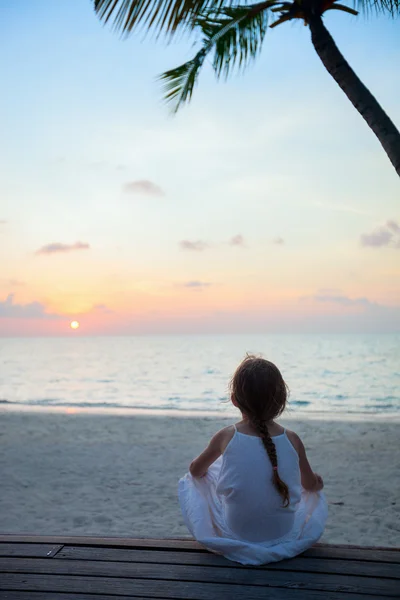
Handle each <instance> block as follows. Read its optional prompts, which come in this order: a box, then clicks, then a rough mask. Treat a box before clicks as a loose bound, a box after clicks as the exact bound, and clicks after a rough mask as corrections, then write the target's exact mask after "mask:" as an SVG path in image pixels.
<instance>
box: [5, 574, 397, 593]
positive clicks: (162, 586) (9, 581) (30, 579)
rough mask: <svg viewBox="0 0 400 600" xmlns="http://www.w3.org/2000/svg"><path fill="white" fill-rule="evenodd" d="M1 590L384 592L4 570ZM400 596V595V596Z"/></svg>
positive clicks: (84, 591)
mask: <svg viewBox="0 0 400 600" xmlns="http://www.w3.org/2000/svg"><path fill="white" fill-rule="evenodd" d="M0 590H2V591H5V590H7V591H9V590H10V591H11V590H21V591H29V592H35V591H37V592H42V591H44V592H49V591H51V592H69V593H70V594H72V593H76V594H83V595H84V596H83V597H84V598H87V595H89V594H100V595H101V594H103V595H107V594H110V595H114V597H118V596H129V595H130V596H134V597H135V596H142V597H145V598H165V599H174V600H221V599H222V598H223V599H225V598H229V600H244V599H245V600H266V599H267V600H304V598H305V597H306V598H307V600H382V597H381V596H377V595H374V594H370V595H368V596H366V595H365V594H353V593H347V592H345V591H343V592H330V591H313V590H307V593H306V594H307V595H306V596H305V595H304V593H302V592H303V591H304V590H302V591H301V592H299V590H298V589H288V588H268V591H267V590H266V588H265V587H259V586H250V585H249V586H248V585H229V584H218V583H217V584H216V583H200V582H187V581H164V580H160V581H155V580H148V579H123V578H121V579H117V578H115V577H111V578H110V577H87V576H84V577H80V576H77V575H75V576H74V575H73V576H65V575H38V574H32V575H31V574H30V575H26V574H19V573H4V574H3V575H2V577H1V580H0ZM397 597H398V596H397Z"/></svg>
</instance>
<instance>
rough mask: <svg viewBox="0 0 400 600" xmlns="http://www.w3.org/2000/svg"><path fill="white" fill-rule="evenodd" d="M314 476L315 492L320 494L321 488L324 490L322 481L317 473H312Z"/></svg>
mask: <svg viewBox="0 0 400 600" xmlns="http://www.w3.org/2000/svg"><path fill="white" fill-rule="evenodd" d="M314 475H315V479H316V481H315V491H316V492H320V491H321V490H322V489H323V488H324V480H323V479H322V477H321V475H318V473H314Z"/></svg>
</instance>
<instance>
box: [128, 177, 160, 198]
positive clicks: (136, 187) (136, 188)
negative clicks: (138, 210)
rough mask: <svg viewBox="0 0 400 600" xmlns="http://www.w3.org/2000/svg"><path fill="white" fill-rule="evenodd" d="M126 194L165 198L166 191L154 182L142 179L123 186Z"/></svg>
mask: <svg viewBox="0 0 400 600" xmlns="http://www.w3.org/2000/svg"><path fill="white" fill-rule="evenodd" d="M123 191H124V192H125V193H126V194H145V195H146V196H165V193H164V191H163V190H162V189H161V188H160V187H159V186H158V185H156V184H155V183H153V182H152V181H148V180H147V179H140V180H138V181H128V182H127V183H125V184H124V186H123Z"/></svg>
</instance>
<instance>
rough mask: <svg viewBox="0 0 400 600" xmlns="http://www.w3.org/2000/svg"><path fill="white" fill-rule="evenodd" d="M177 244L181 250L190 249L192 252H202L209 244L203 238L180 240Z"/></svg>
mask: <svg viewBox="0 0 400 600" xmlns="http://www.w3.org/2000/svg"><path fill="white" fill-rule="evenodd" d="M179 246H180V247H181V249H182V250H191V251H193V252H202V251H203V250H206V249H207V248H209V244H208V243H207V242H204V241H203V240H196V241H194V242H191V241H190V240H182V241H181V242H179Z"/></svg>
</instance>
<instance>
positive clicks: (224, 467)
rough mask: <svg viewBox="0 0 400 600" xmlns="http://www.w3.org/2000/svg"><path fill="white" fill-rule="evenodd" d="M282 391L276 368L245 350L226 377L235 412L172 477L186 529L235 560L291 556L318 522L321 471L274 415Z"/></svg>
mask: <svg viewBox="0 0 400 600" xmlns="http://www.w3.org/2000/svg"><path fill="white" fill-rule="evenodd" d="M286 399H287V387H286V384H285V382H284V381H283V378H282V375H281V373H280V371H279V369H278V368H277V367H276V366H275V365H274V364H272V363H271V362H269V361H267V360H264V359H262V358H256V357H254V356H247V358H245V359H244V361H243V362H242V363H241V364H240V365H239V367H238V368H237V370H236V372H235V374H234V376H233V378H232V381H231V400H232V403H233V404H234V406H236V407H237V408H239V410H240V411H241V413H242V420H241V421H240V422H239V423H237V424H236V425H230V426H229V427H225V428H224V429H222V430H221V431H219V432H218V433H217V434H216V435H215V436H214V437H213V438H212V440H211V441H210V443H209V445H208V446H207V448H206V449H205V450H204V452H202V454H200V456H199V457H198V458H196V459H195V460H194V461H193V462H192V464H191V465H190V473H188V474H187V475H185V477H183V479H181V480H180V482H179V501H180V505H181V509H182V513H183V517H184V520H185V523H186V525H187V527H188V529H189V530H190V532H191V533H192V535H193V536H194V537H195V538H196V539H197V540H198V541H199V542H200V543H201V544H203V545H204V546H205V547H206V548H208V549H209V550H211V551H213V552H216V553H218V554H223V555H224V556H226V558H229V559H230V560H235V561H237V562H240V563H242V564H247V565H260V564H265V563H269V562H274V561H278V560H281V559H284V558H290V557H292V556H296V555H297V554H300V553H301V552H303V551H304V550H306V549H307V548H309V547H310V546H312V544H314V543H315V542H316V541H317V540H318V539H319V538H320V537H321V535H322V532H323V530H324V526H325V522H326V518H327V503H326V500H325V497H324V495H323V494H322V493H321V490H322V488H323V487H324V484H323V481H322V478H321V477H320V476H319V475H317V474H316V473H314V472H313V471H312V469H311V467H310V464H309V462H308V460H307V456H306V451H305V449H304V446H303V443H302V441H301V439H300V438H299V436H298V435H296V434H295V433H294V432H293V431H289V430H288V429H284V428H283V427H282V426H281V425H278V423H276V422H275V420H274V419H276V418H277V417H278V416H279V415H281V414H282V412H283V410H284V408H285V405H286Z"/></svg>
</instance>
